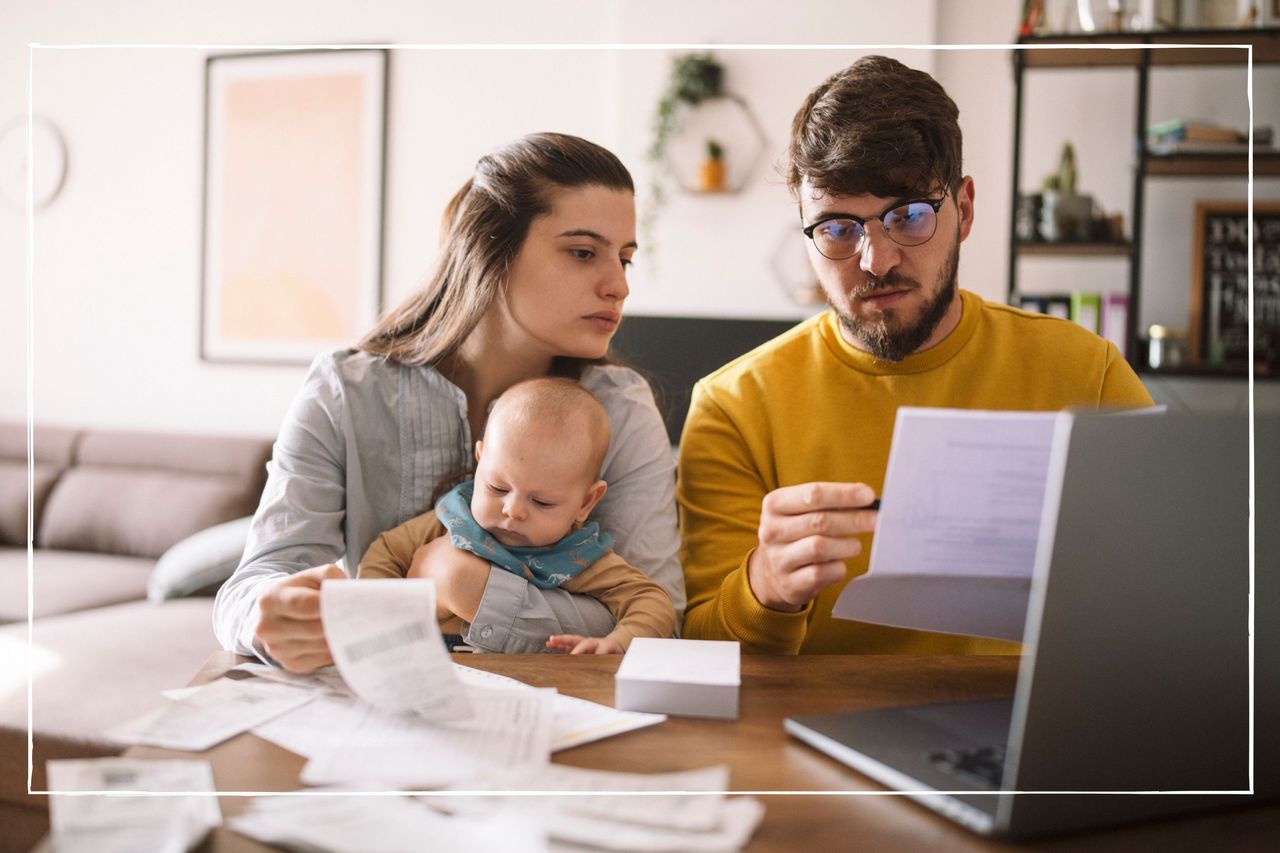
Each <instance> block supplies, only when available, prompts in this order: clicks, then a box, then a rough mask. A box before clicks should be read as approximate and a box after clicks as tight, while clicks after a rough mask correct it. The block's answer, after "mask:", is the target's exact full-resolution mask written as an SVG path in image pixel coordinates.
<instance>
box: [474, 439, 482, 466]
mask: <svg viewBox="0 0 1280 853" xmlns="http://www.w3.org/2000/svg"><path fill="white" fill-rule="evenodd" d="M482 450H484V439H483V438H480V439H476V461H477V462H479V461H480V452H481V451H482Z"/></svg>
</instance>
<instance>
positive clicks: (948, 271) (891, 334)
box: [827, 240, 960, 361]
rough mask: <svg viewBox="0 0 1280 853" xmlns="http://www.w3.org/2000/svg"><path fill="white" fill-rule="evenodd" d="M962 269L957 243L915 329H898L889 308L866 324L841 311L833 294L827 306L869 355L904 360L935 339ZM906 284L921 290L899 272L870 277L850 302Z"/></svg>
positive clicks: (894, 311) (852, 293)
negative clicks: (925, 343) (933, 337)
mask: <svg viewBox="0 0 1280 853" xmlns="http://www.w3.org/2000/svg"><path fill="white" fill-rule="evenodd" d="M959 266H960V242H959V241H958V240H957V241H956V245H955V247H954V248H953V249H952V250H951V256H950V257H949V258H947V262H946V264H945V265H944V266H943V267H942V269H941V270H940V271H939V272H938V278H937V282H936V284H937V290H936V292H935V293H934V294H933V295H932V296H931V297H930V298H929V301H927V302H926V303H925V304H924V310H923V311H922V312H921V314H920V319H919V320H917V321H916V323H915V324H914V325H911V326H905V327H903V328H894V327H893V325H892V321H893V320H894V319H895V316H896V314H897V311H896V310H895V309H893V308H886V309H884V310H883V311H882V312H880V317H879V319H877V320H874V321H871V322H869V323H863V322H860V321H858V320H856V319H854V318H853V316H852V315H850V314H847V313H845V312H844V311H841V310H840V307H839V306H837V305H836V304H835V303H834V302H833V301H832V300H831V296H830V295H828V296H827V304H828V305H830V306H831V309H832V310H833V311H835V312H836V316H837V317H839V318H840V325H841V326H843V327H844V328H845V329H846V330H847V331H848V332H849V334H851V335H853V336H854V337H855V338H857V340H858V341H859V343H861V344H862V345H863V346H864V347H866V348H867V351H868V352H870V353H871V354H872V355H874V356H875V357H876V358H878V359H882V360H884V361H902V360H903V359H904V358H906V357H907V356H909V355H911V354H912V353H913V352H915V351H916V350H918V349H919V348H920V347H921V346H923V345H924V342H925V341H927V340H929V338H930V337H932V336H933V333H934V332H935V331H936V330H937V328H938V324H939V323H941V322H942V318H943V317H944V316H946V313H947V309H948V308H950V307H951V303H952V302H953V301H955V298H956V272H957V270H958V269H959ZM903 285H908V286H910V285H915V286H916V287H919V285H918V283H917V282H915V281H914V280H912V279H909V278H906V277H905V276H901V275H898V273H897V272H896V271H893V270H891V271H890V272H889V274H888V275H887V276H885V277H884V278H880V277H878V276H868V277H867V283H866V284H865V285H864V286H862V287H859V288H857V289H856V290H854V291H852V292H850V294H849V297H848V298H849V299H850V300H852V299H854V298H855V297H856V298H863V297H866V296H870V295H872V294H874V293H875V292H876V291H878V290H892V289H893V288H896V287H902V286H903Z"/></svg>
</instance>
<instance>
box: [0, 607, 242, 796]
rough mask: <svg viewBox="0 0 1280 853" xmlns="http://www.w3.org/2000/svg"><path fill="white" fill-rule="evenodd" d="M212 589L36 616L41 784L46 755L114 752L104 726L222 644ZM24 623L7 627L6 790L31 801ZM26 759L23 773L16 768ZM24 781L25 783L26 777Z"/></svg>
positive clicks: (35, 704)
mask: <svg viewBox="0 0 1280 853" xmlns="http://www.w3.org/2000/svg"><path fill="white" fill-rule="evenodd" d="M212 614H213V599H212V598H184V599H181V600H177V601H168V602H165V603H164V604H160V605H155V604H150V603H148V602H146V601H135V602H129V603H127V604H118V605H114V606H111V607H99V608H95V609H93V610H86V611H82V612H79V613H69V614H65V615H62V616H52V617H49V618H47V619H36V620H35V623H34V625H33V628H32V631H33V636H34V645H33V647H32V650H31V662H32V670H33V675H32V688H33V689H32V693H31V704H32V712H31V713H32V730H33V733H34V740H35V753H36V757H35V776H36V780H35V781H36V787H37V788H39V787H42V786H43V784H44V761H45V760H47V759H49V758H70V757H91V756H96V755H115V754H118V753H119V752H121V751H123V749H124V748H125V747H124V745H122V744H118V743H114V742H112V741H111V740H110V739H108V738H107V737H106V736H105V735H103V734H102V732H103V731H104V730H106V729H108V728H110V727H112V726H115V725H118V724H120V723H123V722H125V721H127V720H130V719H132V718H134V717H136V716H138V715H139V714H142V713H144V712H146V711H148V710H150V709H151V708H154V707H156V706H158V705H159V704H160V703H161V702H163V701H164V699H163V698H162V697H161V696H160V691H161V690H167V689H169V688H171V687H181V686H183V685H184V684H186V683H187V682H189V681H190V680H191V678H192V677H193V676H194V675H195V674H196V672H197V671H198V670H199V669H200V665H201V664H202V663H204V661H205V660H206V659H207V658H208V657H209V655H210V654H212V653H213V652H214V651H216V650H217V640H216V639H215V638H214V636H213V621H212V620H213V616H212ZM26 641H27V626H26V624H25V623H22V624H15V625H6V626H4V627H0V661H3V665H2V666H0V769H2V770H4V771H5V772H3V773H0V797H4V798H7V799H10V800H15V801H25V790H26V769H25V768H26V732H27V690H26V666H25V665H24V659H23V652H24V651H25V649H26ZM19 766H20V767H21V768H22V769H21V775H20V776H18V775H17V774H15V773H13V772H9V771H11V770H12V769H14V768H17V767H19ZM19 783H20V784H19Z"/></svg>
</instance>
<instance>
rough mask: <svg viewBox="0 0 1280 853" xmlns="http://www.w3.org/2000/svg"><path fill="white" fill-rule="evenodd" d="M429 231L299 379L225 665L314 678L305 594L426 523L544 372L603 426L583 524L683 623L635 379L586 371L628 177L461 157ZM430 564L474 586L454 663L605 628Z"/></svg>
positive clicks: (523, 142)
mask: <svg viewBox="0 0 1280 853" xmlns="http://www.w3.org/2000/svg"><path fill="white" fill-rule="evenodd" d="M442 229H443V234H442V242H443V246H442V249H443V252H442V257H441V259H440V264H439V267H438V268H437V270H436V272H435V274H434V275H433V276H432V277H431V279H430V281H428V283H427V284H426V286H425V287H424V288H423V289H422V290H421V291H420V292H419V293H418V294H417V295H415V296H413V297H412V298H410V299H409V300H408V301H407V302H405V303H404V304H403V305H401V306H400V307H399V308H397V309H396V310H395V311H393V312H391V313H390V314H388V315H387V316H386V317H384V318H383V319H382V320H381V321H380V322H379V323H378V325H377V326H376V327H375V328H374V329H373V331H371V332H370V333H369V334H368V335H367V336H365V338H364V339H363V340H362V341H360V343H359V345H358V346H357V347H356V348H355V349H353V350H343V351H339V352H336V353H332V354H329V355H324V356H320V357H319V358H317V359H316V361H315V362H314V363H313V364H312V367H311V371H310V373H309V375H308V376H307V379H306V382H305V383H304V385H303V388H302V391H301V392H300V393H299V395H298V397H297V399H296V400H295V401H294V403H293V406H292V408H291V409H290V411H289V414H288V415H287V416H286V418H285V422H284V425H283V426H282V428H281V430H280V435H279V437H278V439H277V440H276V443H275V449H274V453H273V457H272V460H271V463H270V465H269V471H268V479H267V485H266V489H265V490H264V492H263V496H262V503H261V505H260V506H259V507H258V512H257V514H256V516H255V517H254V521H253V527H252V530H251V532H250V535H249V542H248V545H247V547H246V549H245V555H244V558H243V560H242V562H241V564H240V567H239V568H238V569H237V570H236V572H235V574H234V575H233V576H232V577H231V579H230V580H228V581H227V583H226V584H224V585H223V587H222V589H221V590H219V592H218V597H217V600H216V601H215V604H214V626H215V630H216V632H217V634H218V639H219V640H220V641H221V643H222V645H223V646H224V647H225V648H227V649H230V650H232V651H235V652H238V653H240V654H254V655H258V656H260V657H262V658H263V659H265V660H270V661H274V662H276V663H278V664H279V665H281V666H283V667H284V668H285V669H288V670H291V671H294V672H309V671H311V670H313V669H315V668H316V667H318V666H323V665H325V664H327V663H331V662H332V658H331V656H330V654H329V649H328V646H327V645H326V643H325V640H324V630H323V626H322V625H321V621H320V583H321V581H323V580H324V579H325V578H342V577H346V573H345V572H344V571H343V570H342V569H340V568H339V567H338V566H337V565H336V563H337V561H338V560H340V559H344V558H345V565H346V566H347V569H348V570H349V571H350V573H351V574H353V575H354V573H355V566H356V563H357V562H358V561H359V559H360V557H361V555H363V554H364V551H365V549H366V548H367V547H368V545H369V544H370V543H371V542H372V541H373V540H374V539H375V538H376V537H377V536H378V534H380V533H381V532H382V531H384V530H387V529H389V528H391V527H394V526H396V525H397V524H399V523H400V522H402V521H404V520H406V519H408V518H410V517H412V516H414V515H417V514H418V513H420V512H422V511H424V510H425V509H428V508H429V507H430V505H431V498H432V495H433V494H434V493H435V491H436V489H437V486H438V485H439V484H440V483H441V482H443V481H444V480H446V479H448V478H450V477H452V476H455V475H457V474H458V473H460V472H462V471H465V470H468V469H469V468H470V466H471V465H473V464H474V463H473V461H472V459H473V457H472V448H473V447H474V445H475V439H476V438H478V437H479V436H480V435H481V433H482V431H483V427H484V421H485V416H486V414H487V412H488V410H489V405H490V404H491V403H492V402H493V401H494V400H495V399H497V397H498V396H499V395H500V394H501V393H502V392H503V391H504V390H506V389H507V388H508V387H510V386H511V385H514V384H515V383H516V382H519V381H521V380H523V379H528V378H531V377H535V376H543V375H548V374H555V375H562V376H570V377H573V378H576V379H578V380H579V381H580V382H581V383H582V384H583V385H584V386H585V387H586V388H588V389H589V390H590V391H592V393H594V394H595V395H596V397H597V398H598V399H599V400H600V402H601V403H602V404H603V405H604V407H605V410H606V412H608V414H609V420H610V425H611V427H612V429H613V440H612V443H611V445H610V448H609V452H608V455H607V456H606V457H605V462H604V470H603V472H602V475H601V476H602V477H603V479H605V480H607V481H608V483H609V491H608V493H607V494H606V495H605V497H604V499H603V500H602V501H601V502H600V504H599V505H598V506H597V508H596V509H595V511H594V512H593V513H592V516H591V517H592V518H593V519H594V520H596V521H599V522H600V526H601V528H602V529H603V530H606V531H608V532H610V533H612V534H613V536H614V538H615V549H616V550H617V551H618V553H619V554H621V555H622V556H623V557H624V558H625V559H626V560H627V561H628V562H630V563H631V564H632V565H635V566H638V567H639V568H641V569H643V570H644V571H646V572H648V573H649V574H650V575H651V576H652V577H653V578H654V580H656V581H657V582H658V583H660V584H661V585H662V586H663V587H664V588H665V589H666V590H667V592H668V593H669V594H670V595H671V599H672V603H673V604H675V607H676V612H677V614H679V613H681V612H683V608H684V601H685V597H684V579H683V576H682V574H681V571H680V565H679V562H678V558H677V549H678V534H677V531H676V514H675V489H674V464H673V461H672V458H671V450H670V446H669V444H668V441H667V437H666V432H665V430H664V428H663V425H662V420H661V418H660V416H659V415H658V412H657V409H656V407H655V406H654V402H653V395H652V393H651V392H650V390H649V387H648V385H647V384H646V383H645V382H644V380H643V379H641V378H640V376H639V375H638V374H636V373H635V372H634V371H632V370H629V369H627V368H624V367H620V366H617V365H610V364H607V363H606V360H605V355H606V353H607V351H608V348H609V341H610V339H611V338H612V336H613V332H614V330H615V329H616V328H617V325H618V321H619V318H620V312H621V310H622V304H623V302H624V300H625V299H626V297H627V294H628V287H627V280H626V267H627V265H628V264H629V263H630V262H631V255H632V254H633V253H634V252H635V249H636V243H635V203H634V186H633V184H632V181H631V176H630V174H628V172H627V170H626V168H625V167H624V166H623V165H622V163H621V162H619V161H618V159H617V158H616V157H615V156H614V155H613V154H611V153H610V152H608V151H606V150H605V149H603V148H601V147H599V146H598V145H594V144H592V143H590V142H587V141H586V140H583V139H579V138H577V137H573V136H565V135H562V134H554V133H540V134H533V135H530V136H527V137H524V138H523V139H519V140H517V141H515V142H513V143H511V144H509V145H507V146H504V147H503V148H500V149H498V150H497V151H495V152H493V153H492V154H489V155H488V156H486V157H483V158H481V160H480V162H479V163H478V164H477V165H476V170H475V174H474V175H473V177H472V178H471V180H469V181H467V183H466V184H464V185H463V187H462V189H461V190H459V191H458V193H457V194H456V195H455V196H454V198H453V200H452V201H450V203H449V207H448V208H447V210H446V212H445V221H444V223H443V224H442ZM432 544H433V545H435V544H437V543H432ZM439 546H440V547H438V548H435V549H434V550H433V551H431V552H430V553H429V554H425V555H424V554H422V553H421V552H420V554H419V556H420V557H422V558H426V557H429V558H431V559H440V560H451V561H455V564H456V565H459V566H461V565H463V564H468V566H467V570H468V571H471V570H475V571H477V572H478V575H477V577H479V578H480V581H481V582H483V583H484V584H485V586H484V591H483V598H482V600H481V604H480V607H479V609H478V610H477V612H476V613H475V618H473V619H471V620H469V621H470V623H471V629H470V633H469V635H468V637H467V640H468V642H470V643H471V644H472V645H475V646H478V647H480V648H483V649H485V650H489V651H507V652H532V651H543V650H544V648H543V644H544V642H545V640H546V638H547V637H548V636H549V635H550V634H562V633H563V634H581V635H583V636H603V635H604V634H606V633H608V630H609V627H610V626H611V625H612V619H611V618H610V616H609V613H608V611H607V610H606V609H605V608H604V606H603V605H601V604H600V603H599V602H597V601H595V600H594V599H591V598H588V597H585V596H576V595H571V594H569V593H566V592H564V591H562V590H543V589H539V588H538V587H535V586H533V585H530V584H529V583H528V582H527V581H525V580H524V579H523V578H520V577H518V576H516V575H514V574H512V573H511V572H508V571H506V570H505V569H495V568H493V567H490V566H488V565H487V564H485V563H484V562H483V561H481V560H479V558H477V557H474V556H472V555H470V554H467V553H465V552H463V551H460V550H458V549H455V548H453V547H452V546H451V545H449V543H448V541H447V539H444V540H440V542H439ZM428 547H431V546H428ZM486 578H487V579H486Z"/></svg>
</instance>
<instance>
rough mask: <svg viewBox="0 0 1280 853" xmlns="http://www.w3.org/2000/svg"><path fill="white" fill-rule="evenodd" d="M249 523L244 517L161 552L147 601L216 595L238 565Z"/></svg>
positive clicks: (210, 529)
mask: <svg viewBox="0 0 1280 853" xmlns="http://www.w3.org/2000/svg"><path fill="white" fill-rule="evenodd" d="M252 522H253V516H251V515H246V516H245V517H244V518H237V519H236V520H235V521H228V522H226V523H224V524H219V525H216V526H214V527H209V528H206V529H204V530H201V531H200V532H199V533H195V534H192V535H191V536H188V537H187V538H186V539H183V540H182V541H181V542H179V543H177V544H176V545H174V546H173V547H172V548H170V549H169V550H168V551H165V552H164V554H163V555H162V556H161V557H160V559H159V560H157V561H156V567H155V569H153V570H152V572H151V577H150V578H149V579H148V580H147V598H149V599H150V600H152V601H164V600H165V599H168V598H186V597H187V596H188V595H200V594H202V593H203V594H205V595H213V594H214V593H216V592H217V591H218V587H220V586H222V584H223V583H225V582H226V580H227V578H229V577H231V574H232V572H234V571H235V570H236V566H238V565H240V558H241V557H242V556H243V555H244V546H245V543H246V542H247V541H248V540H249V525H250V524H251V523H252Z"/></svg>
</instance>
